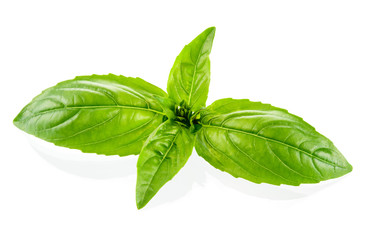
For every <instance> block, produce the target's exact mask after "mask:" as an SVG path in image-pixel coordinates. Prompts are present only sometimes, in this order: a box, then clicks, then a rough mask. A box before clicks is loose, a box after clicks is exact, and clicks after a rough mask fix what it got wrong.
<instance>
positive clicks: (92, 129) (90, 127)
mask: <svg viewBox="0 0 365 240" xmlns="http://www.w3.org/2000/svg"><path fill="white" fill-rule="evenodd" d="M155 95H157V96H161V97H166V96H167V94H166V93H165V92H164V91H163V90H161V89H160V88H158V87H156V86H154V85H152V84H150V83H147V82H145V81H144V80H142V79H140V78H128V77H124V76H116V75H112V74H109V75H92V76H80V77H76V78H75V79H74V80H69V81H64V82H61V83H59V84H57V85H56V86H54V87H51V88H49V89H47V90H45V91H43V92H42V93H41V94H40V95H38V96H37V97H35V98H34V99H33V100H32V101H31V102H30V103H29V104H28V105H27V106H25V107H24V109H23V110H22V111H21V112H20V113H19V115H18V116H17V117H16V118H15V119H14V124H15V125H16V126H17V127H18V128H20V129H22V130H23V131H25V132H27V133H30V134H32V135H34V136H37V137H39V138H42V139H44V140H46V141H49V142H52V143H55V144H56V145H58V146H63V147H68V148H74V149H80V150H82V151H83V152H90V153H98V154H105V155H113V154H115V155H120V156H125V155H129V154H138V153H139V152H140V149H141V148H142V146H143V142H144V141H145V140H146V139H147V137H148V136H149V134H150V133H151V132H153V130H154V129H155V128H156V127H157V126H159V125H160V124H161V123H162V118H163V112H162V111H163V110H162V108H161V107H160V105H159V103H158V102H157V101H156V100H155V98H154V97H153V96H155Z"/></svg>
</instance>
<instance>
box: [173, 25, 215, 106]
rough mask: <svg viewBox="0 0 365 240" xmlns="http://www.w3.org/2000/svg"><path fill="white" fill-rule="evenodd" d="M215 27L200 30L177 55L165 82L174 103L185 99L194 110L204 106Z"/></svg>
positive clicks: (207, 89) (206, 96)
mask: <svg viewBox="0 0 365 240" xmlns="http://www.w3.org/2000/svg"><path fill="white" fill-rule="evenodd" d="M214 34H215V27H211V28H208V29H206V30H205V31H204V32H202V33H201V34H200V35H199V36H198V37H196V38H195V39H194V40H193V41H192V42H191V43H189V44H188V45H186V46H185V47H184V49H183V50H182V51H181V52H180V54H179V56H177V58H176V60H175V63H174V65H173V67H172V69H171V72H170V76H169V80H168V83H167V92H168V93H169V96H170V97H171V98H173V99H174V100H175V101H176V103H180V102H181V101H185V102H186V103H187V106H188V107H189V108H190V109H191V110H192V111H196V110H199V109H200V108H202V107H204V106H205V102H206V101H207V98H208V91H209V83H210V60H209V54H210V51H211V49H212V45H213V39H214Z"/></svg>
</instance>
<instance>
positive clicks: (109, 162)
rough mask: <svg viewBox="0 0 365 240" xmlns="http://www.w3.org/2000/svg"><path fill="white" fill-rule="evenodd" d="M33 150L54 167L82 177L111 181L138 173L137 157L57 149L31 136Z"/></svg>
mask: <svg viewBox="0 0 365 240" xmlns="http://www.w3.org/2000/svg"><path fill="white" fill-rule="evenodd" d="M28 140H29V142H30V145H31V146H32V148H33V149H34V150H35V151H36V152H37V153H38V154H39V155H40V156H41V157H42V158H43V159H45V160H46V161H47V162H48V163H50V164H51V165H53V166H54V167H56V168H58V169H60V170H62V171H64V172H67V173H70V174H74V175H77V176H81V177H86V178H94V179H110V178H118V177H125V176H128V175H130V174H135V173H136V164H137V158H138V157H137V156H135V155H131V156H126V157H119V156H104V155H97V154H93V153H83V152H81V151H79V150H75V149H68V148H62V147H57V146H55V145H53V144H52V143H48V142H46V141H43V140H40V139H37V138H35V137H32V136H29V137H28Z"/></svg>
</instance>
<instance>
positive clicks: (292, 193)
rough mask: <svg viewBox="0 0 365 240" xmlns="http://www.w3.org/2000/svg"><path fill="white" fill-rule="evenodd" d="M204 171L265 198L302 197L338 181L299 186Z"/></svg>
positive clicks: (207, 169)
mask: <svg viewBox="0 0 365 240" xmlns="http://www.w3.org/2000/svg"><path fill="white" fill-rule="evenodd" d="M205 170H206V172H207V173H208V174H209V175H211V176H213V177H215V178H217V179H219V180H220V182H221V183H222V184H224V185H225V186H227V187H229V188H232V189H234V190H236V191H239V192H241V193H244V194H246V195H250V196H254V197H259V198H266V199H271V200H290V199H298V198H304V197H307V196H310V195H313V194H315V193H316V192H318V191H321V190H323V189H325V188H327V187H329V186H331V185H333V184H334V183H335V182H337V181H338V179H333V180H328V181H324V182H320V183H317V184H302V185H300V186H288V185H280V186H276V185H271V184H266V183H261V184H257V183H252V182H249V181H247V180H244V179H242V178H233V177H232V176H231V175H229V174H228V173H225V172H222V171H220V170H217V169H214V168H212V167H210V168H205Z"/></svg>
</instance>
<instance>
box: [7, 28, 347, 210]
mask: <svg viewBox="0 0 365 240" xmlns="http://www.w3.org/2000/svg"><path fill="white" fill-rule="evenodd" d="M214 34H215V28H214V27H211V28H208V29H206V30H205V31H204V32H202V33H201V34H200V35H199V36H198V37H196V38H195V39H194V40H193V41H192V42H191V43H189V44H188V45H186V46H185V47H184V48H183V50H182V51H181V53H180V54H179V55H178V57H177V58H176V60H175V63H174V65H173V67H172V69H171V72H170V75H169V79H168V84H167V92H168V94H167V93H165V92H164V91H163V90H161V89H160V88H158V87H156V86H154V85H152V84H150V83H148V82H146V81H144V80H142V79H140V78H130V77H124V76H121V75H120V76H116V75H113V74H109V75H91V76H79V77H76V78H75V79H73V80H68V81H64V82H61V83H59V84H57V85H56V86H54V87H51V88H49V89H46V90H45V91H43V92H42V93H41V94H40V95H38V96H37V97H35V98H34V99H33V100H32V101H31V102H30V103H29V104H28V105H26V106H25V107H24V108H23V110H22V111H21V112H20V113H19V114H18V116H17V117H16V118H15V119H14V124H15V125H16V126H17V127H18V128H20V129H21V130H23V131H25V132H27V133H29V134H32V135H34V136H37V137H39V138H41V139H44V140H46V141H48V142H52V143H54V144H56V145H58V146H62V147H68V148H73V149H79V150H81V151H83V152H87V153H97V154H104V155H119V156H126V155H130V154H139V158H138V163H137V187H136V201H137V207H138V209H140V208H142V207H144V206H145V205H146V204H147V203H148V202H149V201H150V200H151V199H152V197H153V196H154V195H155V194H156V193H157V192H158V190H159V189H160V188H161V187H162V186H163V185H164V184H165V183H166V182H168V181H169V180H171V179H172V178H173V177H174V176H175V175H176V174H177V173H178V171H179V170H180V169H181V168H182V167H183V166H184V165H185V163H186V162H187V160H188V158H189V156H190V155H191V153H192V151H193V147H194V146H195V147H196V150H197V152H198V154H199V155H200V156H202V157H203V158H204V159H205V160H206V161H207V162H209V163H210V164H211V165H213V166H214V167H216V168H218V169H220V170H222V171H225V172H227V173H229V174H231V175H232V176H234V177H240V178H244V179H247V180H249V181H252V182H255V183H269V184H275V185H280V184H287V185H294V186H297V185H300V184H302V183H318V182H320V181H323V180H328V179H331V178H336V177H340V176H342V175H344V174H346V173H349V172H351V170H352V166H351V165H350V164H349V163H348V162H347V161H346V159H345V158H344V156H343V155H342V154H341V153H340V152H339V150H338V149H337V148H336V147H335V146H334V145H333V143H332V142H331V141H330V140H328V139H327V138H326V137H324V136H323V135H321V134H320V133H318V132H317V131H316V130H315V129H314V128H313V127H312V126H310V125H309V124H308V123H306V122H305V121H304V120H303V119H302V118H300V117H297V116H295V115H293V114H290V113H288V111H286V110H284V109H281V108H277V107H273V106H271V105H269V104H263V103H260V102H251V101H249V100H247V99H241V100H237V99H231V98H227V99H221V100H218V101H216V102H214V103H213V104H212V105H210V106H208V107H206V108H205V103H206V100H207V97H208V90H209V83H210V60H209V54H210V51H211V49H212V44H213V38H214Z"/></svg>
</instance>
